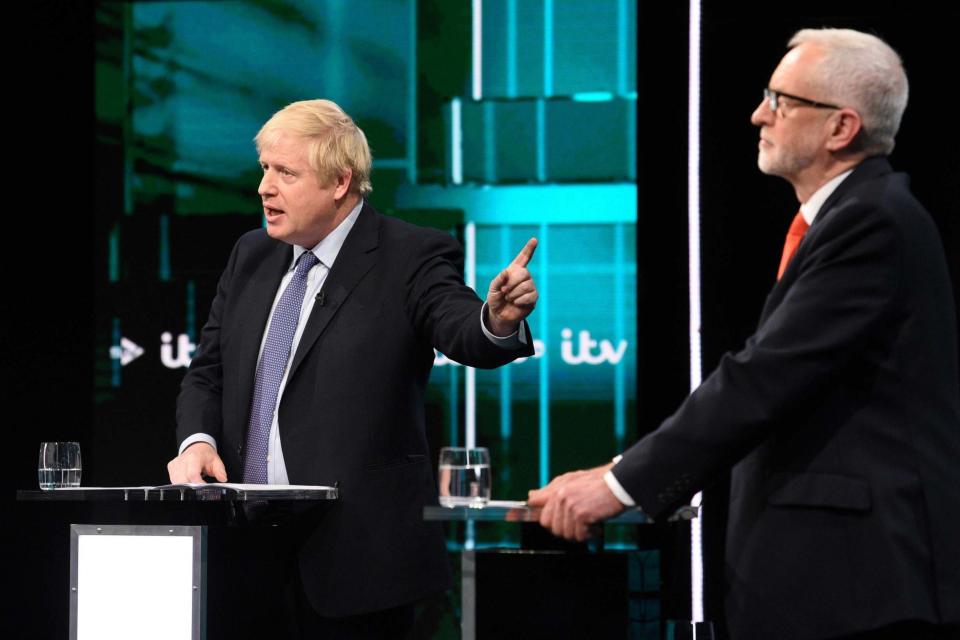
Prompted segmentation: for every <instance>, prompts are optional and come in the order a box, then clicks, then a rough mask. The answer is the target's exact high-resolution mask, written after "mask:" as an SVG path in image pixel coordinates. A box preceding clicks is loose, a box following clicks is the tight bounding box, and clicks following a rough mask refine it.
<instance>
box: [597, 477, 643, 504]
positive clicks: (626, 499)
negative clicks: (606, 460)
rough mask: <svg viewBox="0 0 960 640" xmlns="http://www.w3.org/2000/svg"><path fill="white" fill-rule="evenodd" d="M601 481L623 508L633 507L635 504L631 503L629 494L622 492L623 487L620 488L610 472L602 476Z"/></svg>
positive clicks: (631, 499)
mask: <svg viewBox="0 0 960 640" xmlns="http://www.w3.org/2000/svg"><path fill="white" fill-rule="evenodd" d="M603 481H604V482H606V483H607V487H609V488H610V491H611V493H613V495H614V496H616V498H617V500H619V501H620V503H621V504H622V505H623V506H625V507H635V506H637V503H636V502H634V501H633V498H631V497H630V494H629V493H627V492H626V491H624V489H623V487H622V486H620V482H619V481H618V480H617V478H616V476H614V475H613V472H612V471H607V472H606V473H605V474H603Z"/></svg>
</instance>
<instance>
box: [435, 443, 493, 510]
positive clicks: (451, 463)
mask: <svg viewBox="0 0 960 640" xmlns="http://www.w3.org/2000/svg"><path fill="white" fill-rule="evenodd" d="M437 477H438V480H439V484H440V504H441V505H443V506H444V507H456V506H467V507H482V506H483V505H485V504H486V503H487V502H489V500H490V451H489V450H487V448H486V447H477V448H474V449H467V448H466V447H444V448H442V449H441V450H440V467H439V469H438V473H437Z"/></svg>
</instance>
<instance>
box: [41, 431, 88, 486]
mask: <svg viewBox="0 0 960 640" xmlns="http://www.w3.org/2000/svg"><path fill="white" fill-rule="evenodd" d="M80 471H81V465H80V443H79V442H41V443H40V460H39V462H38V463H37V476H38V478H39V480H40V488H41V489H56V488H58V487H79V486H80Z"/></svg>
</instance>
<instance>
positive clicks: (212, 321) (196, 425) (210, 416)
mask: <svg viewBox="0 0 960 640" xmlns="http://www.w3.org/2000/svg"><path fill="white" fill-rule="evenodd" d="M239 247H240V243H239V242H237V244H236V245H234V247H233V251H232V252H231V253H230V259H229V260H228V261H227V266H226V269H224V271H223V274H222V275H221V276H220V280H219V282H218V283H217V293H216V296H215V297H214V299H213V304H212V305H211V307H210V315H209V317H208V318H207V322H206V324H205V325H204V326H203V329H202V330H201V332H200V344H199V345H198V346H197V350H196V352H195V353H194V356H193V359H192V360H191V362H190V368H189V369H188V370H187V374H186V375H185V376H184V378H183V381H182V382H181V383H180V394H179V395H178V396H177V442H178V443H180V442H183V440H184V439H186V438H187V437H189V436H191V435H193V434H195V433H206V434H208V435H210V436H213V438H214V439H215V440H217V441H220V439H221V431H222V427H223V416H222V406H223V363H222V361H221V356H220V322H221V319H222V317H223V313H224V307H225V305H226V301H227V298H228V296H229V292H230V289H231V280H232V278H233V274H234V270H235V267H236V264H237V254H238V253H239Z"/></svg>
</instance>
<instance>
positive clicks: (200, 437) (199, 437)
mask: <svg viewBox="0 0 960 640" xmlns="http://www.w3.org/2000/svg"><path fill="white" fill-rule="evenodd" d="M197 442H206V443H207V444H209V445H210V446H211V447H213V450H214V451H216V450H217V441H216V440H215V439H214V437H213V436H210V435H207V434H206V433H195V434H193V435H192V436H189V437H188V438H186V439H185V440H184V441H183V442H181V443H180V451H178V452H177V455H180V454H181V453H183V452H184V451H185V450H186V448H187V447H189V446H190V445H192V444H196V443H197Z"/></svg>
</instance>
